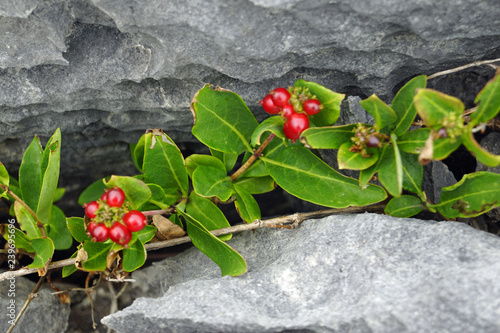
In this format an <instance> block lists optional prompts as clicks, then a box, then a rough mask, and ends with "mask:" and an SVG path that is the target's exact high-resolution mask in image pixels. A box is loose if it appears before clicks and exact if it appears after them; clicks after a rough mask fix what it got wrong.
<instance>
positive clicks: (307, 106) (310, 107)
mask: <svg viewBox="0 0 500 333" xmlns="http://www.w3.org/2000/svg"><path fill="white" fill-rule="evenodd" d="M302 108H303V109H304V112H305V113H307V114H308V115H310V116H314V115H315V114H317V113H319V112H320V111H321V109H322V107H321V102H320V101H318V100H317V99H308V100H307V101H305V102H304V103H303V104H302Z"/></svg>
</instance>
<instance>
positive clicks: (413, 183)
mask: <svg viewBox="0 0 500 333" xmlns="http://www.w3.org/2000/svg"><path fill="white" fill-rule="evenodd" d="M398 147H399V146H398ZM400 153H401V161H402V167H403V188H404V189H405V190H407V191H410V192H412V193H415V194H418V195H419V196H422V181H423V178H424V167H423V166H422V164H420V163H418V155H415V154H409V153H405V152H400Z"/></svg>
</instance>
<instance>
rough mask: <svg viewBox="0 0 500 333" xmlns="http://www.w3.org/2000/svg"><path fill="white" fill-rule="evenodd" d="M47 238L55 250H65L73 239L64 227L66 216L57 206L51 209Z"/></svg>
mask: <svg viewBox="0 0 500 333" xmlns="http://www.w3.org/2000/svg"><path fill="white" fill-rule="evenodd" d="M48 236H49V237H50V239H52V241H53V242H54V246H55V249H56V250H67V249H69V248H70V247H71V245H72V244H73V237H72V236H71V234H70V232H69V230H68V228H67V226H66V215H64V212H63V211H62V210H61V208H59V207H57V206H53V207H52V215H51V217H50V224H49V233H48Z"/></svg>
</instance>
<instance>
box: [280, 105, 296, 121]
mask: <svg viewBox="0 0 500 333" xmlns="http://www.w3.org/2000/svg"><path fill="white" fill-rule="evenodd" d="M282 113H283V117H285V118H290V116H291V115H292V114H294V113H296V112H295V110H294V109H293V106H292V105H290V104H287V105H285V106H284V107H283V110H282Z"/></svg>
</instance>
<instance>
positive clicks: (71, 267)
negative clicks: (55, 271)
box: [62, 250, 78, 278]
mask: <svg viewBox="0 0 500 333" xmlns="http://www.w3.org/2000/svg"><path fill="white" fill-rule="evenodd" d="M77 255H78V250H77V251H76V252H75V253H73V254H72V255H71V257H70V258H71V259H73V258H76V256H77ZM77 270H78V268H76V266H75V265H69V266H64V267H63V269H62V277H63V278H65V277H68V276H70V275H71V274H73V273H74V272H76V271H77Z"/></svg>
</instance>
